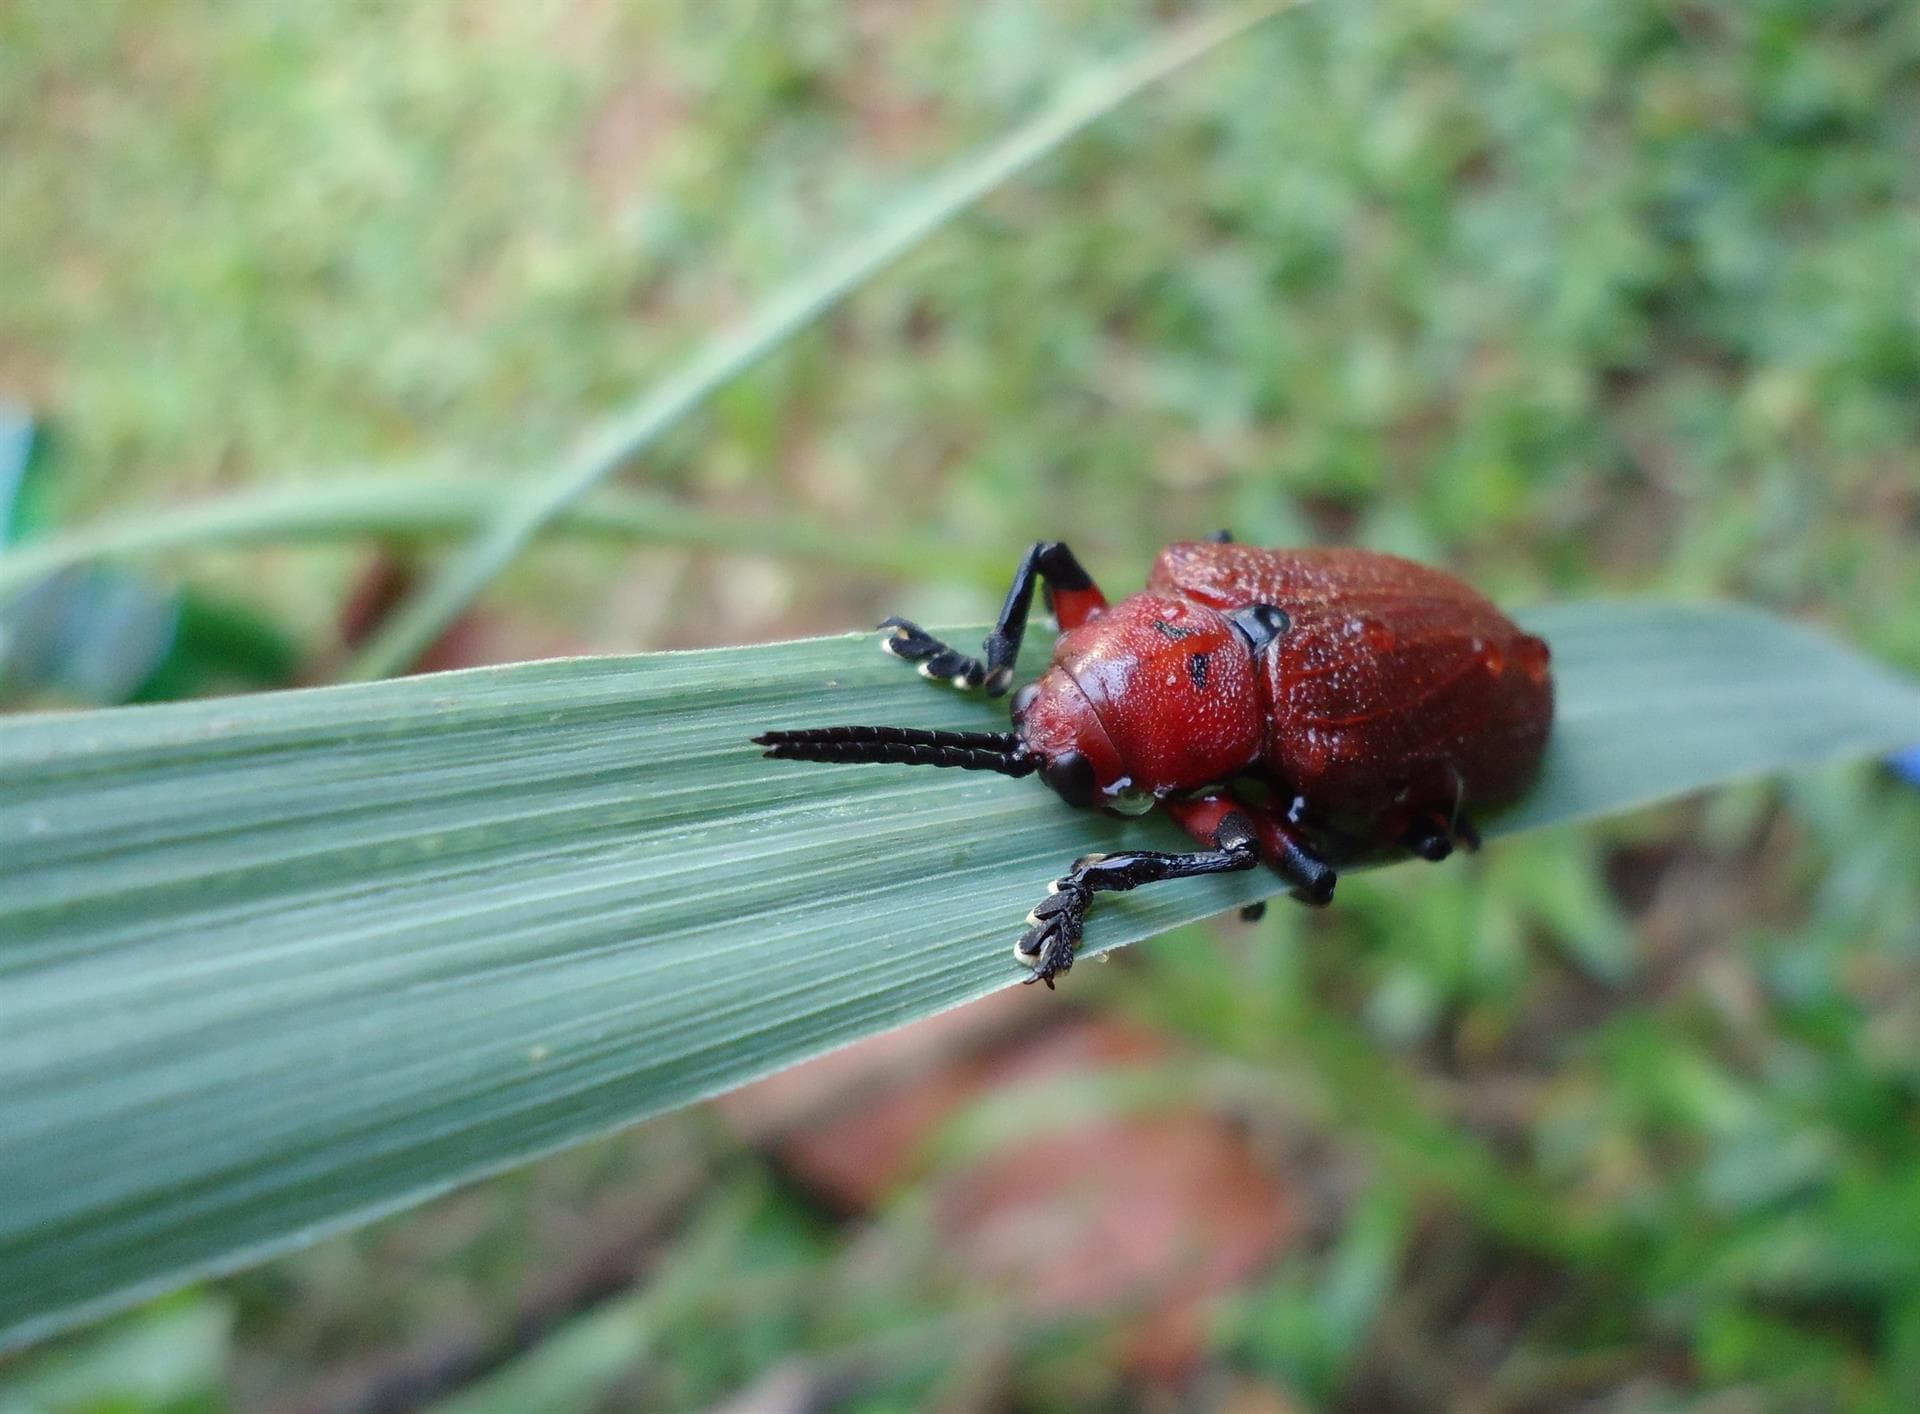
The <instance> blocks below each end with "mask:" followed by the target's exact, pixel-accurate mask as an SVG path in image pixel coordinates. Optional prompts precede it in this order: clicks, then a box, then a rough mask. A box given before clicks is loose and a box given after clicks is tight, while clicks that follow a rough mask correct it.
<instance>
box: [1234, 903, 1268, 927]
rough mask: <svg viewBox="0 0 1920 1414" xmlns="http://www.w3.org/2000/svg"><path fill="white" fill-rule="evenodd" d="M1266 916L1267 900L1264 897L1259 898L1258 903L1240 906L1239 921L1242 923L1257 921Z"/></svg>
mask: <svg viewBox="0 0 1920 1414" xmlns="http://www.w3.org/2000/svg"><path fill="white" fill-rule="evenodd" d="M1266 916H1267V901H1266V900H1265V899H1261V900H1260V901H1259V902H1258V903H1248V904H1242V905H1241V907H1240V921H1241V922H1242V923H1258V922H1259V921H1260V920H1261V919H1262V918H1265V917H1266Z"/></svg>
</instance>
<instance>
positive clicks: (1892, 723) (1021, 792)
mask: <svg viewBox="0 0 1920 1414" xmlns="http://www.w3.org/2000/svg"><path fill="white" fill-rule="evenodd" d="M1522 617H1523V619H1524V621H1525V622H1526V623H1527V624H1528V625H1529V626H1530V627H1532V628H1533V629H1535V630H1536V631H1538V632H1540V633H1543V634H1544V635H1545V636H1546V637H1547V639H1548V640H1549V641H1550V642H1551V643H1552V645H1553V647H1554V652H1555V664H1556V671H1557V674H1558V683H1559V688H1560V713H1559V725H1558V728H1557V734H1556V739H1555V745H1554V748H1553V751H1552V753H1551V755H1550V759H1549V765H1548V770H1547V773H1546V777H1545V779H1544V780H1543V781H1542V782H1541V784H1540V786H1539V788H1538V790H1537V791H1536V792H1535V793H1534V795H1533V796H1532V798H1531V799H1530V800H1529V801H1528V802H1527V803H1525V804H1524V805H1523V806H1521V807H1520V808H1519V809H1518V810H1516V811H1514V812H1512V813H1511V814H1510V815H1509V816H1508V817H1507V818H1506V819H1504V820H1496V821H1493V822H1491V828H1490V830H1489V833H1499V832H1500V831H1502V830H1511V829H1517V828H1521V827H1532V826H1543V825H1548V824H1553V823H1557V822H1563V821H1568V820H1577V819H1583V818H1586V817H1589V816H1593V815H1597V814H1601V813H1604V812H1607V811H1614V810H1620V809H1625V808H1628V807H1631V806H1634V805H1638V804H1640V803H1642V802H1645V801H1649V800H1653V799H1657V798H1659V797H1662V796H1666V795H1672V794H1675V793H1677V792H1680V791H1684V790H1692V789H1696V788H1698V787H1701V786H1705V785H1708V784H1710V783H1713V782H1716V781H1722V780H1729V779H1733V778H1736V777H1743V776H1750V775H1753V774H1755V773H1758V772H1763V771H1768V770H1776V769H1781V768H1785V767H1791V766H1799V765H1803V764H1808V763H1811V762H1815V761H1821V760H1832V759H1838V758H1844V757H1850V756H1866V755H1874V754H1879V753H1883V752H1885V751H1888V750H1890V749H1893V748H1896V747H1899V746H1904V745H1909V744H1912V743H1914V742H1916V741H1920V688H1916V687H1915V685H1913V684H1912V683H1909V682H1906V681H1903V680H1901V679H1899V678H1897V677H1895V676H1893V675H1891V674H1889V673H1887V672H1885V671H1883V670H1882V669H1880V668H1878V667H1876V666H1875V665H1873V664H1871V663H1869V662H1866V661H1864V660H1862V659H1861V658H1859V657H1858V656H1856V655H1854V654H1852V653H1850V652H1849V651H1847V650H1846V649H1844V648H1841V647H1839V646H1838V645H1836V644H1834V643H1832V642H1830V641H1829V640H1827V639H1824V638H1822V637H1820V636H1819V635H1817V634H1814V633H1811V632H1809V631H1807V630H1804V629H1802V628H1799V627H1796V626H1793V625H1790V624H1784V623H1781V622H1779V621H1776V620H1773V619H1769V618H1767V617H1765V616H1762V615H1759V614H1756V613H1753V612H1751V611H1749V610H1745V609H1738V608H1729V607H1683V606H1674V605H1662V604H1630V603H1629V604H1590V605H1568V606H1561V607H1555V608H1552V609H1544V610H1540V611H1538V612H1535V613H1532V614H1528V615H1523V616H1522ZM1029 666H1031V664H1030V665H1029ZM842 721H847V722H859V721H870V722H891V723H898V724H900V725H903V726H914V727H932V728H939V727H946V728H958V729H972V730H980V729H992V728H994V727H996V726H999V725H1001V724H1003V723H1004V705H1003V704H1002V705H990V704H987V703H983V702H979V701H974V700H969V699H966V698H962V697H960V696H958V695H956V694H953V693H951V692H948V691H945V690H942V689H938V688H935V687H931V686H929V685H928V684H926V683H924V682H922V681H921V680H920V679H919V678H917V677H916V676H915V675H913V674H912V673H910V672H906V671H904V670H903V669H902V667H901V665H900V664H899V663H898V662H896V661H894V660H892V659H889V658H886V657H884V656H883V655H881V654H879V653H877V652H875V651H874V644H873V641H872V640H871V639H870V638H859V637H849V638H832V639H817V640H812V641H808V642H800V643H784V644H774V645H770V646H767V647H757V648H737V649H726V650H720V651H715V652H703V653H680V654H659V655H653V656H649V657H639V658H622V659H577V660H572V661H561V662H549V663H530V664H521V665H518V666H514V667H507V668H497V669H486V670H480V671H474V672H466V673H453V674H446V675H441V676H434V677H421V678H409V679H404V680H400V681H392V682H381V683H373V684H363V685H354V686H347V687H336V688H322V689H315V690H311V691H302V692H288V693H277V694H268V695H262V696H258V697H250V698H239V699H230V700H221V701H209V702H195V703H182V704H175V705H170V706H164V707H151V708H132V709H121V710H117V711H109V712H92V713H75V714H70V715H57V716H45V717H37V718H19V719H12V720H0V1136H4V1141H3V1142H0V1194H4V1195H5V1201H4V1203H0V1344H5V1343H18V1342H21V1341H24V1340H28V1339H31V1338H33V1337H35V1336H38V1335H43V1334H46V1333H47V1332H50V1331H52V1330H55V1329H58V1328H60V1327H62V1326H65V1325H69V1324H71V1323H73V1322H74V1321H76V1320H78V1319H81V1318H82V1317H84V1316H86V1315H88V1314H92V1313H97V1312H101V1311H105V1310H108V1309H111V1308H113V1307H117V1306H121V1305H124V1304H126V1303H127V1302H128V1301H131V1300H133V1299H135V1298H137V1297H139V1296H141V1295H143V1294H148V1293H152V1292H155V1291H159V1290H161V1289H164V1288H166V1287H169V1286H173V1285H176V1284H178V1283H180V1282H182V1281H185V1280H188V1279H190V1278H192V1277H194V1276H196V1275H201V1274H205V1273H209V1272H217V1271H223V1270H228V1269H231V1268H233V1267H236V1266H239V1265H242V1264H244V1263H247V1262H250V1261H254V1260H256V1259H258V1258H261V1257H264V1256H266V1255H268V1254H270V1253H273V1252H278V1251H283V1250H285V1249H287V1248H289V1247H292V1246H296V1245H298V1244H301V1243H305V1242H309V1241H312V1240H313V1239H314V1238H316V1237H318V1236H320V1235H321V1234H324V1233H327V1232H330V1231H335V1230H338V1229H340V1228H343V1227H347V1226H350V1225H353V1224H356V1223H360V1222H364V1221H366V1220H367V1219H369V1218H371V1217H374V1216H376V1215H378V1214H381V1213H385V1212H390V1211H393V1210H394V1209H396V1208H400V1207H403V1206H405V1205H407V1204H410V1203H414V1202H417V1201H419V1200H420V1199H422V1198H424V1197H427V1196H429V1195H431V1194H434V1193H437V1192H440V1191H443V1190H444V1189H446V1188H448V1187H450V1186H452V1185H454V1184H457V1183H460V1182H463V1181H465V1180H468V1179H471V1178H474V1177H476V1176H478V1175H481V1174H484V1173H488V1172H491V1171H494V1170H498V1169H500V1168H502V1167H505V1166H507V1165H510V1164H513V1163H516V1162H519V1161H521V1160H523V1159H526V1158H529V1157H531V1156H533V1155H536V1154H539V1153H542V1152H545V1151H548V1150H551V1149H554V1148H556V1147H559V1146H562V1145H566V1144H569V1143H573V1142H575V1141H578V1140H580V1139H583V1138H586V1137H588V1136H590V1135H594V1134H597V1133H602V1132H604V1131H606V1130H608V1129H611V1128H614V1127H616V1126H619V1125H622V1124H626V1123H629V1122H631V1121H633V1120H635V1119H638V1118H641V1117H643V1116H645V1115H649V1114H654V1113H657V1112H659V1111H661V1110H665V1109H668V1108H671V1107H673V1106H676V1105H683V1104H686V1103H688V1102H690V1101H692V1100H695V1099H698V1098H700V1097H702V1096H707V1095H712V1094H716V1093H718V1092H720V1091H722V1090H725V1089H728V1088H729V1087H732V1086H736V1085H739V1084H741V1083H743V1082H745V1081H747V1080H750V1079H753V1078H754V1077H756V1076H759V1075H763V1074H766V1073H767V1072H769V1071H772V1070H775V1069H778V1068H779V1067H782V1066H785V1065H790V1064H792V1063H794V1062H796V1061H798V1060H801V1059H804V1058H806V1057H808V1056H811V1055H814V1054H817V1053H819V1052H821V1051H823V1050H826V1049H828V1048H830V1047H834V1046H838V1045H841V1044H843V1043H846V1042H849V1041H852V1040H855V1039H857V1038H859V1037H862V1036H866V1035H871V1034H873V1033H874V1032H877V1031H880V1030H883V1029H885V1028H887V1027H891V1026H894V1025H897V1024H899V1023H901V1022H905V1021H909V1020H913V1019H915V1018H917V1017H921V1016H925V1015H927V1014H929V1013H931V1012H934V1011H937V1010H939V1009H941V1008H943V1007H949V1006H953V1005H956V1004H958V1003H960V1002H964V1001H967V1000H969V999H970V998H974V997H978V996H980V995H982V994H984V993H986V992H989V991H992V990H994V989H996V988H998V987H1003V986H1006V985H1008V984H1009V983H1011V982H1014V981H1016V980H1017V979H1018V976H1019V973H1018V971H1017V969H1016V968H1015V967H1014V965H1013V961H1012V958H1011V957H1010V956H1009V952H1010V948H1011V945H1012V943H1013V941H1014V938H1015V937H1016V936H1017V934H1018V933H1019V931H1020V928H1021V923H1020V920H1021V918H1022V916H1023V915H1024V914H1025V912H1026V910H1027V908H1028V907H1029V906H1030V905H1031V904H1033V903H1034V902H1035V901H1036V900H1037V899H1038V898H1039V897H1040V896H1041V894H1042V892H1043V891H1044V889H1045V887H1046V884H1047V881H1048V880H1049V879H1051V878H1052V877H1054V876H1055V875H1056V874H1057V873H1059V871H1060V870H1061V868H1062V867H1063V866H1064V865H1065V864H1067V863H1068V862H1069V861H1070V860H1071V859H1072V858H1073V857H1074V856H1076V855H1078V854H1081V853H1084V852H1086V851H1088V850H1090V849H1099V850H1112V849H1115V848H1117V847H1120V846H1121V845H1122V844H1123V843H1125V842H1133V843H1143V842H1154V843H1157V844H1165V843H1171V842H1172V841H1173V839H1174V838H1175V836H1173V835H1172V833H1171V831H1170V828H1169V827H1167V826H1166V825H1165V823H1164V822H1162V821H1159V820H1157V819H1145V820H1136V821H1126V822H1122V821H1114V820H1107V819H1103V818H1099V817H1095V816H1092V815H1089V814H1086V813H1083V812H1075V811H1070V810H1068V809H1067V808H1066V807H1065V806H1064V805H1062V804H1060V803H1059V802H1058V801H1057V800H1056V799H1055V798H1054V797H1053V796H1052V795H1051V794H1050V792H1048V791H1047V790H1046V789H1045V788H1044V787H1043V786H1040V785H1038V784H1036V783H1034V782H1032V781H1017V780H1006V779H1003V778H1001V777H999V776H994V775H974V774H969V773H961V772H949V771H917V772H916V771H909V770H900V769H897V768H889V767H884V766H872V767H833V766H811V765H801V764H794V763H787V762H777V761H767V760H763V759H762V758H761V756H760V755H759V753H758V752H757V751H756V750H754V749H753V748H752V747H751V746H749V745H748V744H747V738H748V737H750V736H751V735H753V734H754V733H756V732H760V731H764V730H766V729H768V728H781V727H794V726H802V725H810V724H820V723H832V722H842ZM1277 882H1278V881H1277V879H1276V878H1275V877H1274V876H1271V875H1267V874H1264V873H1262V874H1258V875H1232V876H1219V877H1215V878H1212V879H1194V880H1185V881H1180V882H1177V883H1171V884H1165V885H1159V886H1155V887H1154V888H1150V889H1145V890H1142V891H1140V892H1139V893H1137V894H1130V895H1126V896H1117V897H1113V898H1103V899H1102V900H1101V903H1100V907H1099V910H1098V911H1097V912H1096V914H1095V915H1094V917H1093V920H1092V922H1091V925H1090V928H1089V940H1088V941H1089V947H1090V948H1091V949H1094V950H1100V949H1105V948H1109V947H1113V946H1117V945H1119V944H1121V943H1126V942H1131V941H1134V940H1137V939H1140V938H1144V937H1147V936H1149V935H1151V934H1153V933H1155V932H1158V931H1161V930H1163V929H1166V928H1169V927H1172V926H1174V925H1176V924H1179V923H1183V922H1187V921H1189V920H1192V919H1197V918H1201V917H1205V916H1207V915H1209V914H1212V913H1216V912H1219V911H1221V910H1223V909H1225V908H1228V907H1230V906H1232V905H1234V904H1237V903H1242V902H1246V901H1249V900H1251V899H1252V898H1254V897H1256V896H1257V895H1259V894H1262V893H1265V892H1267V891H1269V890H1271V889H1273V888H1274V887H1275V886H1276V885H1277ZM1335 906H1336V907H1337V906H1338V905H1337V904H1336V905H1335ZM1072 984H1073V979H1072V978H1071V977H1069V978H1068V979H1067V986H1068V987H1071V986H1072Z"/></svg>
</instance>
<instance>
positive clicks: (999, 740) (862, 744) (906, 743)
mask: <svg viewBox="0 0 1920 1414" xmlns="http://www.w3.org/2000/svg"><path fill="white" fill-rule="evenodd" d="M753 743H754V745H755V746H764V747H765V748H766V749H767V750H766V754H767V755H768V756H771V757H773V758H774V759H776V760H780V761H835V762H842V763H849V764H850V763H856V762H888V763H892V764H895V765H902V766H957V767H959V768H960V769H961V770H963V771H998V772H999V773H1000V774H1001V775H1003V776H1030V775H1032V774H1033V773H1034V772H1035V771H1036V770H1038V769H1039V766H1040V763H1039V762H1038V761H1037V760H1035V759H1034V758H1033V757H1032V756H1030V755H1028V754H1027V749H1026V747H1024V746H1023V745H1021V743H1020V738H1019V737H1017V736H1015V735H1014V734H1013V733H1012V732H928V731H916V730H914V729H913V728H911V727H806V728H802V729H801V730H799V731H792V732H767V733H765V734H764V735H762V736H757V737H755V738H754V739H753Z"/></svg>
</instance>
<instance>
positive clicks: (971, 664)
mask: <svg viewBox="0 0 1920 1414" xmlns="http://www.w3.org/2000/svg"><path fill="white" fill-rule="evenodd" d="M1035 578H1039V579H1040V580H1042V581H1044V583H1045V585H1046V596H1047V605H1048V607H1049V608H1051V609H1052V610H1053V613H1054V617H1055V618H1056V619H1057V620H1058V621H1059V624H1060V627H1061V628H1062V629H1069V628H1078V627H1079V626H1080V625H1081V624H1083V623H1085V622H1086V621H1087V620H1088V619H1090V618H1092V617H1093V616H1094V615H1095V614H1097V613H1099V612H1100V610H1102V609H1104V608H1106V607H1107V600H1106V596H1105V595H1103V594H1102V593H1101V592H1100V589H1099V586H1097V585H1096V584H1094V582H1093V578H1092V576H1090V575H1089V574H1088V573H1087V572H1086V570H1085V569H1083V568H1081V565H1080V561H1078V560H1076V559H1075V558H1074V557H1073V551H1071V550H1069V549H1068V548H1067V547H1066V546H1065V545H1064V544H1062V543H1061V542H1060V541H1058V540H1040V541H1036V542H1035V543H1034V544H1033V545H1032V546H1031V547H1030V548H1029V549H1028V550H1027V553H1026V555H1025V556H1024V557H1023V558H1022V559H1021V561H1020V566H1019V568H1018V569H1016V570H1015V571H1014V572H1013V583H1012V584H1011V585H1010V586H1009V587H1008V589H1007V598H1006V602H1005V603H1003V604H1002V605H1001V606H1000V617H999V618H998V619H996V620H995V621H994V625H993V631H992V632H991V633H989V634H988V635H987V637H986V641H985V642H984V643H983V644H981V651H982V653H983V655H984V656H983V657H981V658H972V657H969V656H968V655H966V654H965V653H962V652H960V651H959V650H958V649H954V648H949V647H948V646H947V645H946V644H944V643H942V642H941V641H940V640H939V639H937V638H935V637H934V636H933V635H932V634H930V633H928V632H927V631H926V630H925V629H923V628H921V627H920V625H918V624H916V623H913V622H911V621H909V620H907V619H901V618H891V619H888V620H886V621H885V622H884V623H882V624H881V625H880V627H881V628H883V629H885V630H886V631H887V636H886V637H885V638H883V639H881V640H880V646H881V647H882V648H884V649H886V650H887V652H889V653H891V654H893V655H894V657H896V658H905V659H906V660H907V661H908V662H910V663H918V664H919V665H920V674H921V676H922V677H928V678H941V679H944V680H945V681H947V682H950V683H952V684H953V685H954V686H955V687H958V688H976V687H981V686H984V687H985V688H986V689H987V693H988V695H989V696H993V697H998V696H999V695H1000V694H1001V693H1003V692H1005V691H1006V690H1007V688H1008V687H1009V686H1010V685H1011V684H1012V682H1013V664H1014V660H1015V659H1016V658H1018V657H1019V656H1020V640H1021V639H1022V638H1024V637H1025V636H1026V631H1027V615H1028V613H1029V612H1031V610H1032V608H1033V582H1034V580H1035Z"/></svg>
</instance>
